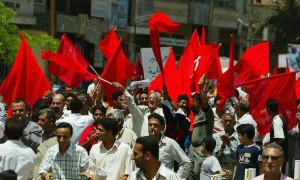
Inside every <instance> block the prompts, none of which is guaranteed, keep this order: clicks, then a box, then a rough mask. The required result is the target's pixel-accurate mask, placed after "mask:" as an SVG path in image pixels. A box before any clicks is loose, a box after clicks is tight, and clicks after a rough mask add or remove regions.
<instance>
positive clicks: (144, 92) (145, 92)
mask: <svg viewBox="0 0 300 180" xmlns="http://www.w3.org/2000/svg"><path fill="white" fill-rule="evenodd" d="M142 94H146V95H147V96H148V92H147V91H142V92H140V94H139V97H141V95H142Z"/></svg>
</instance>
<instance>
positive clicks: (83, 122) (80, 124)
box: [55, 113, 94, 144]
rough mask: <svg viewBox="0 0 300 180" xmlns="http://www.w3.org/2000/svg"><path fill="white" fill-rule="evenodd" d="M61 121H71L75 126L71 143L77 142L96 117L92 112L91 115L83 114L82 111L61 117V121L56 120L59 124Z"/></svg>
mask: <svg viewBox="0 0 300 180" xmlns="http://www.w3.org/2000/svg"><path fill="white" fill-rule="evenodd" d="M61 122H67V123H70V124H71V125H72V127H73V135H72V139H71V143H73V144H77V143H78V141H79V138H80V136H81V134H82V132H83V131H84V130H85V128H87V127H88V126H89V125H91V124H93V122H94V119H93V116H92V114H89V115H81V114H80V113H72V114H70V115H69V116H68V117H65V118H63V119H61V121H59V122H57V121H56V122H55V124H56V125H57V124H59V123H61Z"/></svg>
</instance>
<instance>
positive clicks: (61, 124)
mask: <svg viewBox="0 0 300 180" xmlns="http://www.w3.org/2000/svg"><path fill="white" fill-rule="evenodd" d="M59 128H69V130H70V134H71V135H73V127H72V125H71V124H70V123H67V122H61V123H59V124H58V125H57V126H56V128H55V131H56V130H57V129H59Z"/></svg>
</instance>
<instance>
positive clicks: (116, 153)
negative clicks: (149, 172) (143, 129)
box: [88, 140, 132, 180]
mask: <svg viewBox="0 0 300 180" xmlns="http://www.w3.org/2000/svg"><path fill="white" fill-rule="evenodd" d="M131 154H132V152H131V149H130V147H129V146H128V145H127V144H125V143H122V142H120V141H118V140H116V141H115V143H114V145H113V147H112V148H111V149H109V150H107V149H106V148H105V147H104V145H103V142H102V141H101V142H99V143H98V144H95V145H93V146H92V148H91V150H90V162H89V171H88V172H89V173H90V174H94V175H95V180H100V179H120V178H121V177H123V176H124V175H129V174H130V172H131V169H132V168H131V166H132V161H131Z"/></svg>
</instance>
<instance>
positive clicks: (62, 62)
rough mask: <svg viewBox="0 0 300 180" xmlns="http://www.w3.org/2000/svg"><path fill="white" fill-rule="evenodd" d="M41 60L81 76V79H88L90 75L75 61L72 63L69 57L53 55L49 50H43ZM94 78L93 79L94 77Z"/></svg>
mask: <svg viewBox="0 0 300 180" xmlns="http://www.w3.org/2000/svg"><path fill="white" fill-rule="evenodd" d="M41 58H42V59H44V60H49V61H50V62H51V63H54V64H56V65H58V66H60V67H63V68H68V69H69V70H70V71H73V72H75V73H78V74H81V75H82V76H83V77H85V76H88V77H89V76H90V74H91V73H90V72H89V71H88V70H87V69H85V68H84V67H83V66H82V65H81V64H79V63H78V62H77V61H74V60H73V59H71V58H70V57H68V56H66V55H63V54H59V53H54V52H52V51H49V50H44V51H42V53H41ZM92 75H93V74H92ZM94 77H95V75H94Z"/></svg>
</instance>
